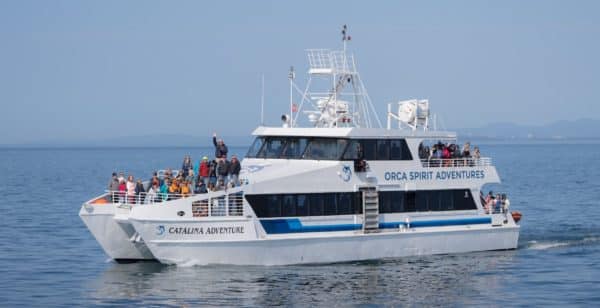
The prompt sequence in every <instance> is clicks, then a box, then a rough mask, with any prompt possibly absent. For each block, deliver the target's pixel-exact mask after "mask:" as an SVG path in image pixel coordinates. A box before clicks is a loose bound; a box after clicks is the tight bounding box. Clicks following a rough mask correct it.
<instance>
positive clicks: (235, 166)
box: [229, 155, 242, 187]
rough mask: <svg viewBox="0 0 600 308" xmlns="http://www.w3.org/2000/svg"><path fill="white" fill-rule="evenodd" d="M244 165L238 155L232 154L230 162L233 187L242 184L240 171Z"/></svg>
mask: <svg viewBox="0 0 600 308" xmlns="http://www.w3.org/2000/svg"><path fill="white" fill-rule="evenodd" d="M241 170H242V165H241V164H240V161H239V160H238V158H237V156H236V155H233V156H231V162H230V163H229V175H230V177H231V180H230V181H231V183H233V187H236V186H240V171H241Z"/></svg>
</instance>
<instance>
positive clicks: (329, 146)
mask: <svg viewBox="0 0 600 308" xmlns="http://www.w3.org/2000/svg"><path fill="white" fill-rule="evenodd" d="M346 144H347V141H346V140H345V139H321V138H318V139H313V140H311V141H310V143H309V144H308V147H307V149H306V152H305V153H304V158H305V159H319V160H338V159H340V158H341V157H342V153H343V152H344V150H345V149H346Z"/></svg>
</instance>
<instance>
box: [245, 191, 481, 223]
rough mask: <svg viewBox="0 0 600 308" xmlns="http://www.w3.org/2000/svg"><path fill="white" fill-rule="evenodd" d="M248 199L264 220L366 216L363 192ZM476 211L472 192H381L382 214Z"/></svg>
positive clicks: (259, 196)
mask: <svg viewBox="0 0 600 308" xmlns="http://www.w3.org/2000/svg"><path fill="white" fill-rule="evenodd" d="M246 199H247V200H248V203H250V206H252V209H253V210H254V212H255V213H256V216H258V217H261V218H263V217H295V216H329V215H354V214H362V194H361V192H344V193H323V194H269V195H246ZM474 209H476V205H475V202H474V201H473V196H472V195H471V191H469V190H468V189H458V190H423V191H416V192H415V191H409V192H405V191H381V192H379V212H380V213H382V214H384V213H405V212H428V211H457V210H474Z"/></svg>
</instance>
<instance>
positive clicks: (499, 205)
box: [481, 191, 510, 214]
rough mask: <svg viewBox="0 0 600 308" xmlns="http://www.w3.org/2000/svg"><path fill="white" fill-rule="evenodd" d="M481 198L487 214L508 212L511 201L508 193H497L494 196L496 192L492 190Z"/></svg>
mask: <svg viewBox="0 0 600 308" xmlns="http://www.w3.org/2000/svg"><path fill="white" fill-rule="evenodd" d="M481 199H482V202H483V208H484V209H485V212H486V213H487V214H494V213H508V207H509V206H510V201H508V198H507V197H506V194H496V195H495V196H494V193H493V192H492V191H490V192H489V193H488V194H487V195H486V196H485V198H483V196H482V197H481Z"/></svg>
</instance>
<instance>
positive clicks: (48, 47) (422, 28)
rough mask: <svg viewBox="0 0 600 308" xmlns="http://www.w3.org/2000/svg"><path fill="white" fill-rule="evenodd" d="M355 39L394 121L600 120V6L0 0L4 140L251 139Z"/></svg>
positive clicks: (0, 135) (368, 80) (361, 62)
mask: <svg viewBox="0 0 600 308" xmlns="http://www.w3.org/2000/svg"><path fill="white" fill-rule="evenodd" d="M344 23H346V24H348V26H349V28H350V35H351V36H352V42H351V46H350V47H351V49H352V51H353V52H354V54H355V55H356V57H357V60H358V66H359V70H360V72H361V76H362V78H363V80H364V82H365V84H366V86H367V88H368V90H369V93H370V95H371V98H372V100H373V102H374V103H375V105H376V108H377V109H378V111H379V114H380V117H382V118H383V113H384V111H385V108H386V103H388V102H392V101H398V100H401V99H408V98H429V99H430V102H431V104H432V109H433V112H435V113H437V114H439V116H440V117H441V119H442V122H443V124H444V125H445V127H446V128H459V127H476V126H481V125H484V124H486V123H488V122H500V121H510V122H515V123H520V124H545V123H550V122H553V121H556V120H569V119H577V118H583V117H586V118H596V119H597V118H600V89H599V87H598V84H599V82H600V78H599V77H600V1H521V0H518V1H493V2H492V1H490V2H487V1H437V2H434V1H402V2H401V1H389V2H377V1H339V2H330V1H314V2H313V1H295V2H294V3H293V4H292V3H291V1H273V2H267V1H239V2H227V1H211V2H209V1H189V2H187V1H94V2H92V1H23V0H18V1H7V0H3V1H0V107H1V110H2V114H3V117H2V121H0V144H6V143H21V142H35V141H44V142H47V141H53V140H77V139H87V138H89V139H102V138H111V137H117V136H134V135H163V134H191V135H207V136H208V135H210V134H211V133H212V131H217V132H219V133H221V134H223V135H246V134H249V133H250V132H251V130H252V129H254V127H255V126H256V125H257V124H258V123H259V121H260V111H259V110H260V109H259V107H260V76H261V74H262V73H264V75H265V81H266V89H265V95H266V108H267V111H266V117H267V123H271V124H278V123H279V115H280V114H281V113H282V112H284V111H285V110H286V108H288V105H287V102H288V80H287V72H288V69H289V66H290V65H294V66H296V67H297V68H298V70H299V74H298V83H299V84H300V85H303V84H304V81H303V80H304V78H305V77H306V76H305V74H304V72H305V70H306V65H307V64H306V56H305V52H304V49H307V48H339V47H340V46H341V40H340V35H339V28H340V26H341V25H342V24H344Z"/></svg>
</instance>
